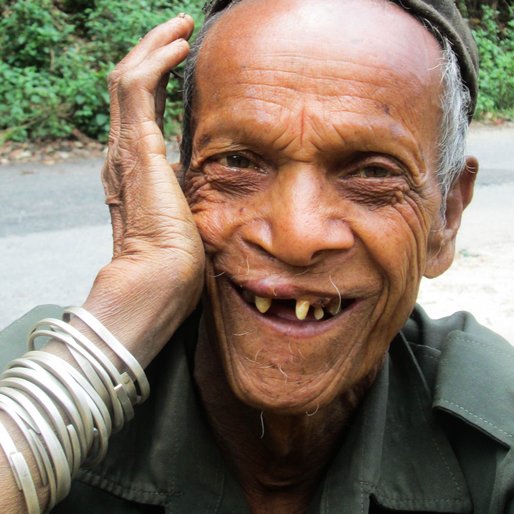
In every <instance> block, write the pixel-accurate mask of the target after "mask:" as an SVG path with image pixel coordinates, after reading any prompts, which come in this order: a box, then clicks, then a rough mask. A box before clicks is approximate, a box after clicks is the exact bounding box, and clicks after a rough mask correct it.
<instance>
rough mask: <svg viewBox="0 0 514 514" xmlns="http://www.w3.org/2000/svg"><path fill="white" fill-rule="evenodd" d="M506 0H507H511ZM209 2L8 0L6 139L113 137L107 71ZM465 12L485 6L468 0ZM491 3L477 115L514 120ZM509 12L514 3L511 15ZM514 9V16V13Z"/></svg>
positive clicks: (3, 44) (3, 66)
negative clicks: (146, 38) (164, 25)
mask: <svg viewBox="0 0 514 514" xmlns="http://www.w3.org/2000/svg"><path fill="white" fill-rule="evenodd" d="M502 1H503V0H502ZM203 3H204V0H131V1H127V0H0V14H1V19H0V144H1V143H2V141H5V140H7V139H12V140H18V141H22V140H26V139H37V138H58V137H66V136H69V135H70V134H71V133H72V131H73V130H74V129H78V130H80V131H81V132H83V133H84V134H86V135H88V136H89V137H92V138H96V139H100V140H105V139H106V137H107V133H108V127H109V118H108V112H109V109H108V101H109V98H108V94H107V87H106V77H107V75H108V73H109V71H110V70H111V69H112V68H113V66H114V64H115V63H116V62H118V61H119V60H120V59H121V58H122V57H123V56H124V55H125V54H126V52H127V51H128V50H129V48H130V47H131V46H133V45H134V44H135V43H136V42H137V40H138V39H139V38H140V37H141V36H142V35H144V34H145V33H146V32H147V31H148V30H149V29H150V28H151V27H153V26H155V25H157V24H158V23H161V22H162V21H164V20H166V19H168V18H170V17H172V16H173V15H175V14H177V13H178V12H180V11H185V12H188V13H190V14H192V15H193V17H194V18H195V19H196V20H197V21H200V20H201V5H203ZM460 4H462V5H463V9H465V14H467V15H470V16H476V15H477V12H478V11H477V9H478V7H477V6H479V5H480V2H477V1H475V0H460ZM497 5H498V6H500V7H501V10H500V11H497V10H495V9H493V8H492V7H488V6H487V5H485V4H483V5H482V12H481V15H480V18H481V19H475V18H472V21H473V22H474V24H475V29H474V33H475V37H476V39H477V42H478V46H479V51H480V55H481V71H480V88H481V92H480V96H479V101H478V107H477V115H478V117H482V118H491V117H495V116H503V117H509V116H510V117H511V118H514V20H513V19H512V18H513V16H512V14H513V13H512V8H511V7H508V6H507V3H505V4H504V3H502V2H500V3H499V4H497ZM507 9H510V10H509V11H508V12H507ZM509 13H510V14H509ZM180 86H181V84H179V83H178V81H177V80H176V79H172V80H171V81H170V85H169V86H168V108H167V110H166V116H167V117H166V120H165V130H166V133H167V134H170V133H174V132H176V131H177V130H178V127H179V125H180V124H179V122H180V116H181V101H180V97H181V92H180Z"/></svg>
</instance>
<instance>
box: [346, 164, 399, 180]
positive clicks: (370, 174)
mask: <svg viewBox="0 0 514 514" xmlns="http://www.w3.org/2000/svg"><path fill="white" fill-rule="evenodd" d="M353 175H354V176H357V177H360V178H386V177H390V176H391V175H392V173H391V171H390V170H388V169H387V168H383V167H382V166H363V167H362V168H359V169H358V170H357V171H356V172H355V173H354V174H353Z"/></svg>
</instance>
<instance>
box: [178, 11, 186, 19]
mask: <svg viewBox="0 0 514 514" xmlns="http://www.w3.org/2000/svg"><path fill="white" fill-rule="evenodd" d="M185 17H186V13H185V12H180V13H178V18H185Z"/></svg>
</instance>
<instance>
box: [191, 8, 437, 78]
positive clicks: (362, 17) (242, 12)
mask: <svg viewBox="0 0 514 514" xmlns="http://www.w3.org/2000/svg"><path fill="white" fill-rule="evenodd" d="M270 57H272V58H273V61H274V62H275V63H276V66H277V71H278V70H280V69H283V68H284V67H285V66H287V67H292V68H294V66H295V60H296V61H298V67H300V68H302V67H303V69H304V71H305V72H310V73H316V72H318V73H324V71H326V70H327V68H330V67H331V64H334V65H336V64H337V65H339V66H341V65H343V66H344V63H345V62H353V63H358V62H359V61H360V60H362V61H363V66H367V67H375V68H376V69H377V70H391V71H392V72H394V71H396V70H398V71H399V72H401V73H402V74H405V75H407V76H409V75H410V76H411V78H412V85H413V86H416V85H419V84H423V85H431V84H432V83H434V82H439V81H440V66H439V65H440V62H441V48H440V46H439V43H438V42H437V41H436V39H435V38H434V36H433V35H432V34H431V33H430V32H429V31H428V30H426V29H425V28H424V27H423V26H422V25H421V23H420V22H419V21H418V20H416V19H415V18H414V17H412V16H410V15H409V14H407V13H406V12H405V11H404V10H403V9H401V8H400V7H398V6H397V5H395V4H392V3H390V2H388V1H386V0H316V2H311V1H308V0H274V2H269V1H268V0H244V1H242V2H239V3H237V4H235V5H233V6H232V7H231V8H229V9H227V10H226V11H225V12H223V13H222V15H221V17H220V18H219V19H218V20H217V22H216V24H215V25H214V26H213V27H212V29H211V30H210V31H209V33H208V34H207V37H206V39H205V41H204V43H203V44H202V49H201V52H200V56H199V65H201V66H204V67H206V68H207V69H206V72H207V73H208V74H209V75H210V76H211V77H212V76H214V75H215V74H217V72H218V71H219V68H223V71H224V72H225V73H226V72H227V71H228V70H227V65H228V64H230V63H233V66H234V71H241V70H244V68H245V66H248V67H252V66H253V67H258V66H259V64H260V62H261V61H262V62H264V61H266V62H267V63H269V62H270ZM300 61H301V62H300ZM364 61H365V62H364ZM220 65H221V66H220ZM305 67H308V69H305ZM300 71H301V70H300Z"/></svg>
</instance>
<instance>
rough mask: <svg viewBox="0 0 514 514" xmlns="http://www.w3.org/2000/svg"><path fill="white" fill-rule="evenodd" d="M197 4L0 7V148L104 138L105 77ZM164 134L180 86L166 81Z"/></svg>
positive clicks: (134, 0) (30, 2)
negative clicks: (72, 137) (143, 40)
mask: <svg viewBox="0 0 514 514" xmlns="http://www.w3.org/2000/svg"><path fill="white" fill-rule="evenodd" d="M201 5H203V0H182V1H180V0H175V1H173V0H171V1H169V0H131V1H130V2H127V1H126V0H74V1H71V0H54V1H52V0H4V2H0V15H1V19H0V143H1V142H2V140H4V141H5V140H7V139H12V140H18V141H20V140H25V139H36V138H56V137H65V136H68V135H69V134H71V132H72V131H73V129H75V128H77V129H79V130H80V131H81V132H83V133H85V134H87V135H88V136H90V137H93V138H97V139H100V140H105V139H106V137H107V133H108V127H109V117H108V112H109V108H108V105H109V97H108V94H107V83H106V80H107V75H108V73H109V72H110V70H111V69H112V68H113V67H114V65H115V63H116V62H118V61H119V60H120V59H121V58H122V57H123V56H124V55H125V54H126V53H127V51H128V50H129V49H130V48H131V47H132V46H133V45H134V44H135V43H137V41H138V40H139V38H140V37H142V36H143V35H144V34H145V33H146V32H148V30H150V29H151V28H152V27H153V26H155V25H157V24H159V23H162V22H163V21H165V20H167V19H169V18H171V17H172V16H175V15H176V14H177V13H179V12H181V11H183V12H188V13H190V14H191V15H192V16H193V17H194V18H195V19H196V20H199V19H200V18H201ZM168 92H169V99H168V108H167V119H166V120H165V129H166V130H167V131H168V133H169V132H170V131H172V130H176V128H177V126H178V123H177V121H178V116H179V111H180V107H179V106H180V95H181V93H180V84H178V83H177V81H175V80H172V81H170V85H169V87H168Z"/></svg>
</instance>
